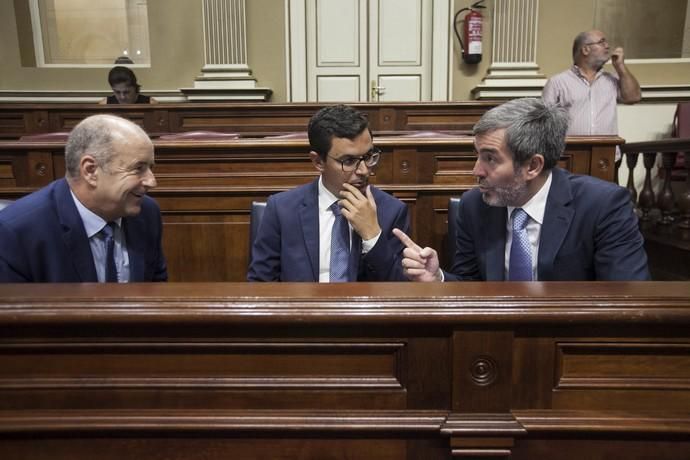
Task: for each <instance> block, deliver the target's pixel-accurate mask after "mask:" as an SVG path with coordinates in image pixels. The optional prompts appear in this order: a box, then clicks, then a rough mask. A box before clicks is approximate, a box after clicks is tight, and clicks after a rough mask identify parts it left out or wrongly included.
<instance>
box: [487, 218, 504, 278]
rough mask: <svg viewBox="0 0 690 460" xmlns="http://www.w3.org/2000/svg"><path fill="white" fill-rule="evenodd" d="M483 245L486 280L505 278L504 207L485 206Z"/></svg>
mask: <svg viewBox="0 0 690 460" xmlns="http://www.w3.org/2000/svg"><path fill="white" fill-rule="evenodd" d="M485 210H486V212H485V213H484V215H485V216H486V225H485V226H484V228H485V229H486V231H485V232H484V247H485V248H486V281H503V280H504V278H505V248H506V213H507V211H506V208H503V207H501V208H497V207H494V206H486V207H485Z"/></svg>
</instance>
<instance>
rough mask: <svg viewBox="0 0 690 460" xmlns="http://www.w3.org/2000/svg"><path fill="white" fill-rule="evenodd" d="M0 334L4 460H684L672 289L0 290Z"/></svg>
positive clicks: (688, 362)
mask: <svg viewBox="0 0 690 460" xmlns="http://www.w3.org/2000/svg"><path fill="white" fill-rule="evenodd" d="M0 331H2V334H0V458H2V459H7V460H10V459H22V460H36V459H48V458H49V459H58V460H67V459H70V460H84V459H89V460H90V459H94V458H98V459H99V460H100V459H105V460H115V459H118V460H119V459H123V458H126V459H131V460H140V459H152V458H153V459H185V460H201V459H203V460H220V459H230V458H232V459H242V460H253V459H257V460H258V459H269V458H280V459H285V460H293V459H294V460H298V459H299V460H322V459H365V460H372V459H373V460H384V459H385V460H411V459H414V460H417V459H420V460H421V459H423V460H450V459H451V458H462V459H468V458H492V459H494V458H495V459H508V458H510V459H512V460H516V459H517V460H527V459H556V458H557V459H565V460H580V459H585V458H586V459H594V460H604V459H610V458H625V459H642V458H645V459H647V458H654V459H658V460H667V459H668V460H671V459H674V460H675V459H678V460H680V459H687V458H690V411H689V410H688V408H689V407H690V292H689V291H688V286H687V283H672V282H669V283H603V282H599V283H537V282H535V283H471V282H468V283H429V284H427V283H346V284H339V285H333V284H331V285H328V284H317V283H309V284H304V283H301V284H290V283H267V284H250V283H215V284H214V283H199V284H196V283H169V284H128V285H124V284H123V285H109V286H106V285H98V284H81V285H71V284H62V285H61V284H54V285H34V286H32V288H31V289H26V286H24V285H0ZM612 452H614V454H612Z"/></svg>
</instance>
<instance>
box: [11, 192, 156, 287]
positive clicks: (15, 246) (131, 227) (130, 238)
mask: <svg viewBox="0 0 690 460" xmlns="http://www.w3.org/2000/svg"><path fill="white" fill-rule="evenodd" d="M122 228H123V230H124V232H125V241H126V243H127V252H128V254H129V262H130V281H131V282H138V281H166V280H167V279H168V272H167V268H166V263H165V257H164V256H163V250H162V248H161V235H162V224H161V215H160V210H159V208H158V205H157V204H156V202H155V201H153V199H151V198H149V197H144V200H143V202H142V205H141V213H139V215H138V216H135V217H125V218H123V219H122ZM27 281H28V282H41V283H46V282H63V283H77V282H97V281H98V278H97V276H96V267H95V266H94V262H93V256H92V255H91V247H90V246H89V240H88V238H87V236H86V230H84V224H83V223H82V220H81V216H80V215H79V211H78V210H77V207H76V205H75V204H74V200H72V195H71V194H70V189H69V185H68V184H67V181H66V180H65V179H59V180H56V181H54V182H52V183H51V184H49V185H48V186H46V187H44V188H42V189H41V190H38V191H37V192H34V193H32V194H30V195H27V196H25V197H23V198H21V199H19V200H17V201H16V202H15V203H12V204H11V205H9V206H8V207H7V208H5V209H4V210H3V211H2V212H0V282H10V283H18V282H27Z"/></svg>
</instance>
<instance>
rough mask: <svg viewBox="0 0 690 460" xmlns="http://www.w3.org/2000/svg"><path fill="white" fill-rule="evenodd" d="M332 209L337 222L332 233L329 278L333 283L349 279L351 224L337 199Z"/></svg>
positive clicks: (334, 223)
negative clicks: (341, 210)
mask: <svg viewBox="0 0 690 460" xmlns="http://www.w3.org/2000/svg"><path fill="white" fill-rule="evenodd" d="M330 209H331V211H333V214H335V222H333V233H332V234H331V264H330V269H329V280H330V282H331V283H343V282H346V281H349V277H348V271H349V270H348V269H349V266H350V263H349V262H350V226H349V225H348V222H347V219H346V218H345V216H343V214H342V213H341V212H340V206H338V202H337V201H336V202H335V203H333V204H332V205H331V206H330Z"/></svg>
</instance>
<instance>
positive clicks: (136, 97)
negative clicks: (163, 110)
mask: <svg viewBox="0 0 690 460" xmlns="http://www.w3.org/2000/svg"><path fill="white" fill-rule="evenodd" d="M108 83H110V87H111V88H112V89H113V95H112V96H108V97H107V98H105V99H103V100H102V101H100V102H99V104H157V103H158V101H156V100H155V99H154V98H152V97H149V96H144V95H143V94H140V93H139V89H141V85H139V84H138V83H137V76H136V75H134V72H132V69H130V68H129V67H123V66H115V67H113V68H112V69H110V72H109V73H108Z"/></svg>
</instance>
